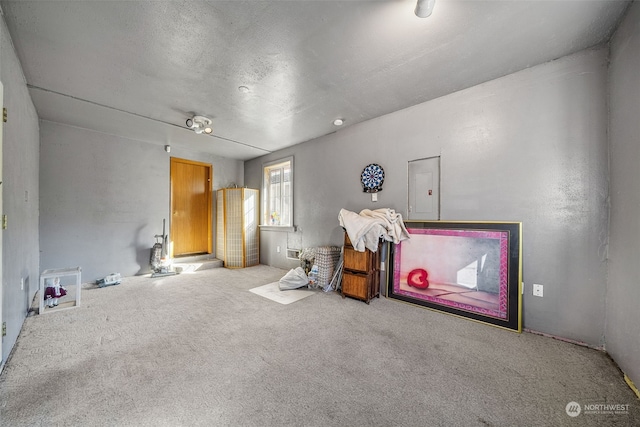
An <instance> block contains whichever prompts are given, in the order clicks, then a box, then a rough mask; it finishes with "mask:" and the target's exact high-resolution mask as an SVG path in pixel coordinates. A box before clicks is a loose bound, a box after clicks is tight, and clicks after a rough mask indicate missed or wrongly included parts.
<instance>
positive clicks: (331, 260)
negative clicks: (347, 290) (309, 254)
mask: <svg viewBox="0 0 640 427" xmlns="http://www.w3.org/2000/svg"><path fill="white" fill-rule="evenodd" d="M341 250H342V248H340V247H339V246H320V247H318V248H316V257H315V260H314V262H313V263H314V264H315V265H317V266H318V287H320V288H323V289H324V288H325V287H326V286H327V285H329V283H330V282H331V278H332V277H333V272H334V271H335V268H336V265H337V264H338V261H339V260H340V252H341Z"/></svg>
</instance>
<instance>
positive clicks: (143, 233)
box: [40, 121, 244, 282]
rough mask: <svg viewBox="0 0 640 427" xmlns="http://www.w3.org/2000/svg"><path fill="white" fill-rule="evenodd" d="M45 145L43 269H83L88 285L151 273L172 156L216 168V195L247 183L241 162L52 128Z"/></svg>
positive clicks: (44, 132) (43, 134) (45, 127)
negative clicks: (114, 275) (219, 190)
mask: <svg viewBox="0 0 640 427" xmlns="http://www.w3.org/2000/svg"><path fill="white" fill-rule="evenodd" d="M40 138H41V157H40V168H41V169H40V194H41V197H40V250H41V260H40V268H41V269H42V270H44V269H47V268H63V267H70V266H81V267H82V281H83V282H89V281H93V280H96V279H98V278H101V277H104V276H106V275H107V274H109V273H112V272H118V273H120V274H122V275H123V276H132V275H136V274H144V273H147V272H149V254H150V248H151V246H153V243H154V242H155V239H154V237H153V236H154V235H155V234H161V233H162V220H163V218H166V219H167V229H166V231H167V233H168V232H169V218H170V217H169V207H170V206H169V197H170V192H169V184H170V182H169V162H170V156H174V157H180V158H185V159H189V160H196V161H200V162H205V163H210V164H212V166H213V176H214V181H213V187H214V189H217V188H221V187H223V186H227V185H229V184H231V183H236V184H238V185H242V184H243V179H244V178H243V173H244V167H243V163H242V162H241V161H237V160H229V159H224V158H221V157H215V156H211V155H207V154H203V153H197V152H188V151H185V150H180V149H172V151H171V153H170V154H167V153H166V152H165V151H164V146H163V145H160V144H158V145H156V144H149V143H147V142H141V141H135V140H131V139H126V138H121V137H117V136H113V135H107V134H103V133H98V132H94V131H90V130H86V129H79V128H75V127H71V126H66V125H60V124H56V123H52V122H47V121H41V124H40ZM214 207H215V202H214ZM214 218H215V217H214ZM214 225H215V222H214ZM212 238H213V242H215V229H214V230H213V236H212Z"/></svg>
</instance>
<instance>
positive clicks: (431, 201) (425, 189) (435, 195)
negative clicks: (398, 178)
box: [409, 156, 440, 220]
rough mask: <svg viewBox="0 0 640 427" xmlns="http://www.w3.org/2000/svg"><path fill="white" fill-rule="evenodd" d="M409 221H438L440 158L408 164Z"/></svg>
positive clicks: (413, 161) (414, 161)
mask: <svg viewBox="0 0 640 427" xmlns="http://www.w3.org/2000/svg"><path fill="white" fill-rule="evenodd" d="M409 219H413V220H439V219H440V156H438V157H429V158H427V159H419V160H412V161H410V162H409Z"/></svg>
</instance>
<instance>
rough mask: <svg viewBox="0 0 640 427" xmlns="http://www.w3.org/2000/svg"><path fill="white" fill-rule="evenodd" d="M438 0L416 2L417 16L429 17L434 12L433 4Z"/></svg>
mask: <svg viewBox="0 0 640 427" xmlns="http://www.w3.org/2000/svg"><path fill="white" fill-rule="evenodd" d="M435 4H436V0H418V3H417V4H416V10H415V13H416V16H417V17H418V18H428V17H429V16H430V15H431V12H433V6H435Z"/></svg>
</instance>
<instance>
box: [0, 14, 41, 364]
mask: <svg viewBox="0 0 640 427" xmlns="http://www.w3.org/2000/svg"><path fill="white" fill-rule="evenodd" d="M0 21H2V23H1V24H0V25H1V28H0V80H1V81H2V83H3V85H4V107H5V108H7V110H8V121H7V123H4V130H3V155H2V168H3V179H2V181H3V182H2V187H3V194H2V202H3V212H2V213H4V214H6V215H7V217H8V228H7V229H6V230H2V231H0V232H2V238H3V256H2V271H3V277H2V293H3V295H2V321H3V322H7V335H6V336H5V337H3V338H2V361H3V362H4V361H6V360H7V357H8V356H9V352H10V351H11V348H12V347H13V345H14V343H15V342H16V339H17V338H18V334H19V333H20V328H22V323H23V322H24V319H25V317H26V315H27V310H28V307H29V303H30V301H31V299H32V298H33V295H34V293H35V291H36V290H37V289H38V280H39V275H40V273H39V270H38V262H39V253H38V248H39V244H38V198H39V189H38V161H39V143H40V139H39V135H38V116H37V114H36V110H35V107H34V106H33V103H32V102H31V97H30V96H29V92H28V90H27V85H26V81H25V78H24V74H23V73H22V67H21V65H20V62H19V61H18V58H17V56H16V54H15V51H14V49H13V44H12V43H11V37H10V35H9V32H8V31H7V27H6V24H5V22H4V19H1V20H0ZM21 279H24V287H22V286H21Z"/></svg>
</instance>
